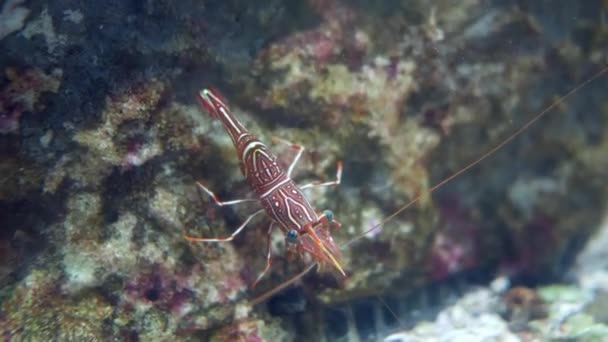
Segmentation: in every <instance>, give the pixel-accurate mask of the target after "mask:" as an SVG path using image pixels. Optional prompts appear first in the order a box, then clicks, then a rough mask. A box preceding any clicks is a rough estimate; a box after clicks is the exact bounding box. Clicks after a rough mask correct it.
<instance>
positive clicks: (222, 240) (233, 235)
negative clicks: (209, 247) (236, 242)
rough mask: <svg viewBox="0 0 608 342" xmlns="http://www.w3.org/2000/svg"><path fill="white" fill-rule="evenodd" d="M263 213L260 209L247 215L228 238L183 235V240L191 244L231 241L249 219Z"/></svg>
mask: <svg viewBox="0 0 608 342" xmlns="http://www.w3.org/2000/svg"><path fill="white" fill-rule="evenodd" d="M263 212H264V209H260V210H258V211H256V212H255V213H253V214H251V215H249V216H248V217H247V219H246V220H245V222H243V223H242V224H241V225H240V226H239V227H238V228H237V229H236V230H235V231H234V233H232V234H231V235H230V236H227V237H223V238H200V237H194V236H189V235H184V238H185V239H186V240H188V241H193V242H226V241H232V240H233V239H234V237H235V236H237V235H238V234H239V233H240V232H241V231H243V229H244V228H245V226H247V224H248V223H249V221H251V219H253V218H254V217H255V216H256V215H259V214H261V213H263Z"/></svg>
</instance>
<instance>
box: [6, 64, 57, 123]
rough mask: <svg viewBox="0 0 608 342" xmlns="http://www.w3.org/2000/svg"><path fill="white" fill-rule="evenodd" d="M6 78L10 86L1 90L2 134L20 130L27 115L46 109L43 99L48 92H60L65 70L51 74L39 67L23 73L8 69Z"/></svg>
mask: <svg viewBox="0 0 608 342" xmlns="http://www.w3.org/2000/svg"><path fill="white" fill-rule="evenodd" d="M5 76H6V79H7V80H8V84H6V85H5V86H4V87H3V88H2V90H0V134H6V133H11V132H15V131H17V130H18V129H19V119H20V118H21V115H22V114H23V113H25V112H32V113H37V112H40V111H42V110H44V108H45V105H44V103H43V102H42V101H41V100H40V98H41V96H42V94H43V93H45V92H52V93H56V92H57V91H58V90H59V86H60V85H61V78H62V76H63V71H62V70H61V69H54V70H53V71H51V72H50V73H48V74H47V73H45V72H44V71H42V70H40V69H37V68H33V69H26V70H23V71H19V70H17V69H15V68H7V69H6V70H5Z"/></svg>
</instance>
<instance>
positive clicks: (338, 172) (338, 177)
mask: <svg viewBox="0 0 608 342" xmlns="http://www.w3.org/2000/svg"><path fill="white" fill-rule="evenodd" d="M341 181H342V162H341V161H339V162H338V165H337V170H336V179H335V180H333V181H329V182H319V181H316V182H311V183H308V184H304V185H301V186H300V189H308V188H318V187H322V186H337V185H340V182H341Z"/></svg>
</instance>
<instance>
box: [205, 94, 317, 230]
mask: <svg viewBox="0 0 608 342" xmlns="http://www.w3.org/2000/svg"><path fill="white" fill-rule="evenodd" d="M199 98H200V100H201V102H202V104H203V106H205V108H207V110H209V112H210V113H212V115H213V116H214V117H216V118H217V119H219V120H220V121H221V122H222V124H223V125H224V128H225V129H226V131H227V132H228V134H229V135H230V137H231V139H232V142H233V143H234V146H235V147H236V151H237V153H238V157H239V160H240V165H241V171H242V172H243V175H245V177H246V179H247V182H248V183H249V185H250V186H251V187H252V188H253V189H254V191H255V192H256V194H257V195H258V197H259V200H260V203H261V204H262V207H263V208H264V209H265V211H266V213H267V214H268V216H270V217H271V218H272V219H273V220H274V221H275V222H277V223H278V224H279V225H280V226H281V227H282V228H283V230H285V231H289V230H292V229H293V230H296V231H298V232H300V233H302V232H303V231H304V227H305V226H309V227H312V226H313V225H314V224H315V223H317V222H318V221H319V216H318V215H317V213H316V212H315V210H314V209H313V207H312V206H311V205H310V203H309V201H308V199H307V198H306V196H305V195H304V193H303V192H302V190H300V188H299V187H298V186H297V185H296V183H295V182H294V181H293V180H292V179H291V178H290V177H289V176H288V175H287V173H286V172H285V170H284V169H283V168H282V167H281V166H280V165H279V164H278V162H277V157H276V156H275V155H274V154H273V153H272V152H271V151H270V150H269V149H268V148H267V147H266V145H264V143H262V142H261V141H260V140H258V139H257V138H256V137H254V136H253V135H252V134H251V133H249V132H248V131H247V129H246V128H245V127H244V126H243V125H242V124H241V122H240V121H239V120H238V119H237V118H236V117H235V116H234V115H233V114H232V113H231V112H230V110H229V109H228V107H227V106H226V104H225V103H224V102H223V101H222V99H221V98H220V97H219V96H218V95H217V94H215V93H214V92H212V91H211V90H208V89H204V90H201V91H200V92H199Z"/></svg>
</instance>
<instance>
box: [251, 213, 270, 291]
mask: <svg viewBox="0 0 608 342" xmlns="http://www.w3.org/2000/svg"><path fill="white" fill-rule="evenodd" d="M273 228H274V222H272V223H271V224H270V227H269V228H268V233H267V240H266V267H264V270H263V271H262V273H260V275H259V276H258V278H257V279H256V280H255V282H253V284H252V285H251V287H255V286H256V285H257V284H258V283H259V282H260V280H262V278H264V276H265V275H266V273H267V272H268V270H269V269H270V266H271V265H272V248H271V247H272V245H271V238H272V229H273Z"/></svg>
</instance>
